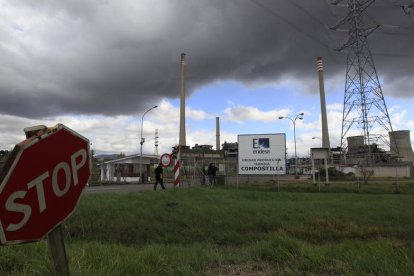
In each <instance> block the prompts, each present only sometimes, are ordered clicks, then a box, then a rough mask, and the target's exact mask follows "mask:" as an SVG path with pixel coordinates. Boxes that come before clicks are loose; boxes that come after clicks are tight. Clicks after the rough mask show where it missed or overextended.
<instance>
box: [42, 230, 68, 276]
mask: <svg viewBox="0 0 414 276" xmlns="http://www.w3.org/2000/svg"><path fill="white" fill-rule="evenodd" d="M47 242H48V244H49V251H50V255H51V256H52V261H53V267H54V269H55V273H56V275H59V276H69V265H68V259H67V257H66V249H65V241H64V240H63V233H62V225H59V226H57V227H56V228H55V229H53V230H52V231H51V232H50V233H49V234H48V235H47Z"/></svg>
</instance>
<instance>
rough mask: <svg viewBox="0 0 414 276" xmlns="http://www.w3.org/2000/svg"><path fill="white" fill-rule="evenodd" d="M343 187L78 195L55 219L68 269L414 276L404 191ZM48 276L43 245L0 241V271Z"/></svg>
mask: <svg viewBox="0 0 414 276" xmlns="http://www.w3.org/2000/svg"><path fill="white" fill-rule="evenodd" d="M378 185H380V184H378ZM407 185H409V184H407ZM353 188H354V187H353ZM353 188H352V189H345V190H344V188H343V186H342V187H339V186H338V187H337V186H335V185H331V186H330V187H323V189H324V190H323V191H321V192H318V191H317V190H315V187H313V186H312V187H307V186H303V185H302V186H301V185H289V186H284V187H281V190H280V192H277V191H275V190H274V187H271V186H263V185H261V186H258V187H252V186H250V187H246V188H239V189H237V188H231V187H230V188H228V187H226V188H225V187H222V188H214V189H210V188H190V189H178V190H166V191H159V192H158V191H157V192H153V191H146V192H139V193H131V194H90V195H84V196H83V197H82V199H81V201H80V203H79V205H78V207H77V210H76V212H75V213H74V214H73V216H72V217H71V218H70V219H69V220H68V221H66V222H65V223H64V224H63V230H64V235H65V241H66V248H67V253H68V257H69V264H70V270H71V273H72V274H73V275H200V274H201V275H228V274H232V275H237V274H241V275H243V274H250V275H274V274H284V275H298V274H307V275H340V274H346V275H372V274H374V275H414V262H412V260H413V258H414V194H412V193H411V188H410V187H409V186H408V187H405V190H404V191H405V193H400V194H394V193H393V190H392V187H391V189H388V188H389V187H388V188H384V187H380V186H378V187H376V186H375V185H374V184H373V185H371V186H370V187H363V188H364V189H367V190H366V191H364V190H362V191H361V190H359V191H356V190H355V189H353ZM328 189H329V190H328ZM292 191H296V192H292ZM338 191H340V192H338ZM51 273H52V268H51V264H50V260H49V255H48V249H47V243H46V242H45V241H41V242H38V243H31V244H24V245H15V246H3V247H0V275H48V274H51Z"/></svg>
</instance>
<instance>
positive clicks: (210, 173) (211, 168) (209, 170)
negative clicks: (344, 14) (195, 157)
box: [207, 163, 218, 185]
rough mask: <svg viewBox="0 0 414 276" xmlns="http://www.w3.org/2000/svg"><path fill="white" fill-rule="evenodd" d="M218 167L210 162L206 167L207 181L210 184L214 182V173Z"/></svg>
mask: <svg viewBox="0 0 414 276" xmlns="http://www.w3.org/2000/svg"><path fill="white" fill-rule="evenodd" d="M217 170H218V168H217V167H216V166H214V165H213V163H210V164H209V165H208V168H207V174H208V181H209V182H210V185H213V184H214V185H215V184H216V173H217Z"/></svg>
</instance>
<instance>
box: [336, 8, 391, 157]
mask: <svg viewBox="0 0 414 276" xmlns="http://www.w3.org/2000/svg"><path fill="white" fill-rule="evenodd" d="M339 2H341V1H336V3H334V4H338V3H339ZM374 2H375V0H365V1H363V0H348V5H347V7H348V14H347V15H346V17H345V18H344V19H342V20H341V21H340V22H339V23H338V24H336V25H335V26H333V27H331V29H333V30H335V29H337V28H338V27H340V26H347V27H348V28H349V31H348V35H349V37H348V41H347V42H346V43H345V44H344V45H343V46H341V47H340V48H338V49H337V50H338V51H341V50H343V49H345V48H347V49H349V51H348V55H347V65H346V80H345V94H344V109H343V117H342V132H341V147H342V150H343V152H344V153H345V152H346V151H347V149H348V145H347V141H346V136H347V135H348V134H351V136H354V135H363V137H364V149H365V161H366V162H367V163H370V162H371V161H372V158H371V156H370V155H371V146H372V145H373V144H378V141H380V142H383V143H385V144H386V145H387V146H389V138H388V132H392V131H393V130H392V125H391V120H390V116H389V114H388V110H387V106H386V104H385V99H384V95H383V94H382V89H381V84H380V82H379V80H378V75H377V71H376V69H375V65H374V59H373V57H372V54H371V51H370V48H369V45H368V39H367V37H368V35H369V34H371V33H372V32H373V31H375V30H376V29H377V28H378V27H380V25H377V26H372V27H365V26H364V15H365V12H366V9H367V8H368V7H369V6H370V5H371V4H372V3H374ZM384 130H385V131H386V132H385V131H384ZM386 134H387V135H386ZM344 156H345V155H344Z"/></svg>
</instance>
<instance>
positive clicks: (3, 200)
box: [0, 124, 91, 244]
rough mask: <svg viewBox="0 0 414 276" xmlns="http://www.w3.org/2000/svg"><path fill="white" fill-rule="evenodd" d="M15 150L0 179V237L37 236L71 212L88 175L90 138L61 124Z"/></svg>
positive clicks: (27, 238) (15, 240) (10, 239)
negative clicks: (7, 168) (6, 169)
mask: <svg viewBox="0 0 414 276" xmlns="http://www.w3.org/2000/svg"><path fill="white" fill-rule="evenodd" d="M51 130H52V131H49V133H46V134H43V135H41V136H39V137H35V138H32V139H28V140H27V141H24V142H22V143H20V144H18V145H16V147H15V149H14V150H13V152H12V154H11V156H10V160H8V162H7V164H9V165H10V169H9V170H8V171H7V173H6V174H3V175H2V176H1V177H2V178H3V179H0V180H1V184H0V242H1V244H15V243H21V242H26V241H34V240H39V239H41V238H42V237H44V236H45V235H46V234H47V233H48V232H50V231H51V230H52V229H53V228H54V227H56V226H57V225H59V224H60V223H61V222H62V221H64V220H65V219H66V218H67V217H68V216H69V215H70V214H71V213H72V212H73V211H74V208H75V206H76V204H77V202H78V200H79V198H80V195H81V193H82V190H83V189H84V187H85V185H86V184H87V183H88V181H89V178H90V174H91V158H90V149H89V140H88V139H86V138H84V137H83V136H81V135H80V134H78V133H76V132H74V131H73V130H71V129H69V128H68V127H66V126H64V125H61V124H59V125H57V126H56V127H55V128H52V129H51Z"/></svg>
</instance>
